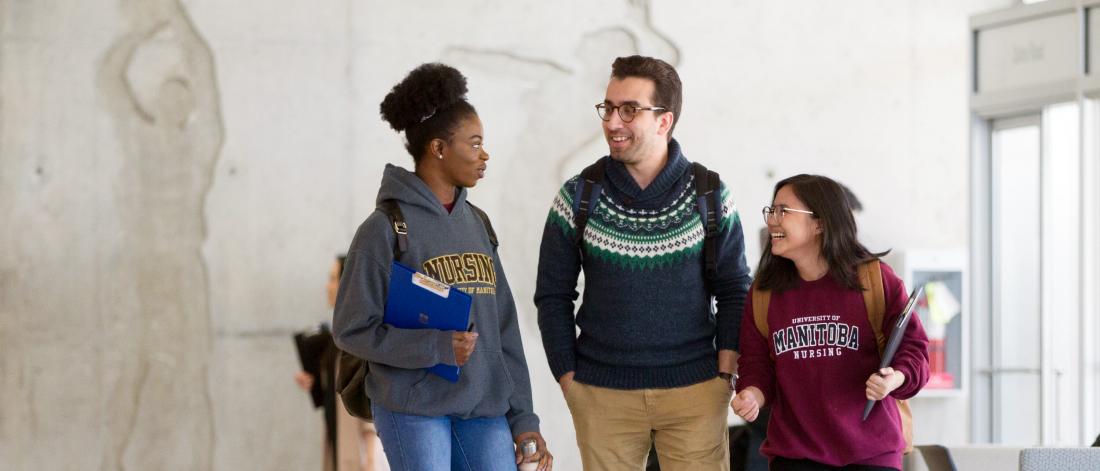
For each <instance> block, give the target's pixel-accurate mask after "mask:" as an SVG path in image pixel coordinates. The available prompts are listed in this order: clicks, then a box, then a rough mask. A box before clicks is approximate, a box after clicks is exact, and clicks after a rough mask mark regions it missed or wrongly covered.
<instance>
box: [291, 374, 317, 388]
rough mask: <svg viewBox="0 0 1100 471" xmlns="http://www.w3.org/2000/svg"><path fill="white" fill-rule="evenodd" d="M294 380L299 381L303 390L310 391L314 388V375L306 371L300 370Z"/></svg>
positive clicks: (299, 385)
mask: <svg viewBox="0 0 1100 471" xmlns="http://www.w3.org/2000/svg"><path fill="white" fill-rule="evenodd" d="M294 382H295V383H298V387H299V388H302V390H303V391H309V390H310V389H312V388H313V375H311V374H309V373H306V372H305V371H299V372H298V373H297V374H295V375H294Z"/></svg>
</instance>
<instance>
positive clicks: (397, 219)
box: [378, 200, 409, 259]
mask: <svg viewBox="0 0 1100 471" xmlns="http://www.w3.org/2000/svg"><path fill="white" fill-rule="evenodd" d="M378 209H381V210H382V212H383V213H385V214H386V216H388V217H389V218H390V227H391V228H392V229H393V232H394V234H395V235H396V236H397V242H396V244H394V247H393V258H394V259H398V258H401V255H402V254H404V253H405V252H407V251H408V250H409V226H408V225H407V224H405V215H404V213H402V212H401V206H399V205H398V204H397V200H382V201H381V202H379V203H378Z"/></svg>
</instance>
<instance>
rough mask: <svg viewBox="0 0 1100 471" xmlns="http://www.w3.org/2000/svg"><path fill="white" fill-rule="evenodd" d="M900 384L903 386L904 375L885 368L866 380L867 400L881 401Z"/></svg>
mask: <svg viewBox="0 0 1100 471" xmlns="http://www.w3.org/2000/svg"><path fill="white" fill-rule="evenodd" d="M902 384H905V374H903V373H902V372H900V371H897V370H894V369H893V368H890V367H889V366H887V367H886V368H883V369H881V370H878V371H877V372H875V373H872V374H871V377H870V378H867V391H866V393H867V399H868V400H872V401H881V400H882V399H883V398H884V397H886V395H888V394H890V393H891V392H893V391H894V390H895V389H897V388H899V387H901V385H902Z"/></svg>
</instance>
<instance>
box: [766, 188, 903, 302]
mask: <svg viewBox="0 0 1100 471" xmlns="http://www.w3.org/2000/svg"><path fill="white" fill-rule="evenodd" d="M785 186H790V187H791V191H793V192H794V195H795V196H796V197H798V199H799V200H800V201H802V203H803V204H805V205H806V209H808V210H810V211H813V213H814V214H813V215H812V216H811V217H813V218H814V219H817V220H818V221H819V222H820V224H821V256H822V257H823V258H824V259H825V261H826V262H827V263H828V264H829V275H830V276H832V277H833V279H834V280H836V282H837V283H838V284H840V285H841V286H844V287H847V288H849V289H861V285H860V282H859V274H858V273H857V270H858V269H859V265H860V264H861V263H863V262H867V261H870V260H874V259H876V258H880V257H882V256H884V255H886V254H888V253H890V251H889V250H887V251H885V252H881V253H874V252H871V251H870V250H867V247H864V246H863V244H861V243H860V242H859V239H858V238H857V237H856V232H857V230H856V219H855V217H854V216H852V207H851V202H850V200H849V199H848V198H847V196H846V194H845V192H844V188H843V187H842V186H841V185H840V184H839V183H837V182H836V181H834V180H832V179H831V178H829V177H824V176H821V175H806V174H801V175H795V176H793V177H790V178H785V179H783V180H781V181H779V183H776V184H775V191H774V192H772V200H773V201H774V200H775V195H776V194H778V193H779V190H780V189H781V188H783V187H785ZM756 280H757V281H756V283H757V289H762V290H775V291H777V292H781V291H786V290H788V289H792V288H795V287H796V286H798V269H797V268H795V266H794V262H792V261H791V260H789V259H786V258H783V257H779V256H776V255H772V242H771V239H770V238H769V239H768V242H767V245H765V246H764V251H763V253H762V254H761V255H760V263H759V264H758V265H757V268H756Z"/></svg>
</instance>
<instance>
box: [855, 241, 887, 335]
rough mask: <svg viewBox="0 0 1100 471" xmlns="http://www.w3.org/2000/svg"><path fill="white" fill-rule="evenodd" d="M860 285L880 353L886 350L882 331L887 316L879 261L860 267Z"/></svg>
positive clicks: (872, 261)
mask: <svg viewBox="0 0 1100 471" xmlns="http://www.w3.org/2000/svg"><path fill="white" fill-rule="evenodd" d="M858 271H859V283H860V285H861V286H862V287H863V305H864V306H865V307H866V308H867V319H868V320H869V321H870V322H871V329H873V330H874V332H875V343H876V344H878V353H879V355H882V351H883V350H884V349H885V348H886V335H885V333H884V332H883V331H882V322H883V321H884V320H885V315H886V294H885V293H884V290H883V288H882V268H881V267H880V266H879V261H878V259H875V260H871V261H869V262H866V263H863V264H861V265H860V266H859V270H858Z"/></svg>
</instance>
